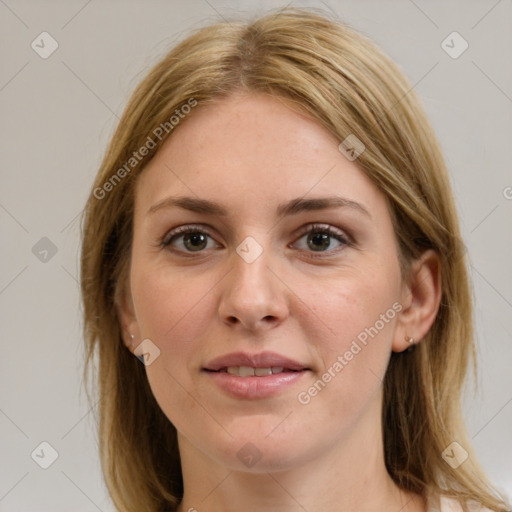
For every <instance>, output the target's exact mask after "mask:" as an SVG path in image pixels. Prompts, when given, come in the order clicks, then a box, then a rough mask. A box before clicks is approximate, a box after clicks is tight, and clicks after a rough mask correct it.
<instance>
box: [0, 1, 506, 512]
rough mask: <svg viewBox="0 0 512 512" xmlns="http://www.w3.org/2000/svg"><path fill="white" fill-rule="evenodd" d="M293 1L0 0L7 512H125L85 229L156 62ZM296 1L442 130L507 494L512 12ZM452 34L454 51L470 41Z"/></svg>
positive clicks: (502, 6)
mask: <svg viewBox="0 0 512 512" xmlns="http://www.w3.org/2000/svg"><path fill="white" fill-rule="evenodd" d="M286 3H287V2H278V1H277V2H270V1H265V2H258V3H256V2H249V1H239V2H236V1H221V0H209V1H208V2H207V1H206V0H187V1H177V2H172V1H165V2H164V1H149V2H142V1H124V2H123V1H120V0H118V1H100V0H92V1H86V0H80V1H68V2H56V1H46V2H42V1H41V2H36V1H20V0H0V38H1V43H2V44H1V48H2V49H1V53H2V66H1V68H0V108H1V113H2V115H1V120H0V126H1V132H0V140H1V150H2V153H1V155H2V156H1V188H0V227H1V236H2V264H1V266H0V307H1V314H2V317H1V322H0V329H1V331H0V339H1V343H2V355H3V357H2V359H1V363H0V365H1V366H0V447H1V455H0V511H1V512H18V511H29V510H30V511H34V510H37V511H51V512H60V511H68V510H71V509H72V510H74V511H76V512H94V511H97V510H101V511H104V512H107V511H111V510H113V508H112V505H111V503H110V501H109V499H108V497H107V495H106V492H105V489H104V486H103V483H102V476H101V473H100V468H99V459H98V453H97V440H96V437H95V436H96V434H95V426H94V425H95V420H94V407H93V408H92V409H91V408H89V406H88V404H87V401H86V399H85V395H84V393H83V391H82V388H81V386H82V383H81V368H82V363H83V352H82V341H81V333H80V328H81V319H80V305H79V289H78V283H77V276H78V272H79V270H78V266H79V263H78V253H79V232H80V225H79V224H80V223H79V217H78V216H79V214H80V212H81V209H82V208H83V206H84V203H85V200H86V197H87V195H88V192H89V190H90V187H91V184H92V180H93V177H94V175H95V172H96V170H97V168H98V165H99V163H100V160H101V158H102V154H103V152H104V150H105V147H106V144H107V142H108V140H109V137H110V136H111V134H112V133H113V130H114V128H115V126H116V123H117V121H118V117H119V116H120V114H121V112H122V109H123V108H124V105H125V103H126V101H127V99H128V97H129V94H130V92H131V91H132V90H133V88H134V86H135V85H136V83H137V82H138V81H139V80H140V79H141V78H142V76H143V75H144V72H145V71H146V70H147V69H148V68H149V66H150V65H152V64H153V63H154V62H156V60H157V59H158V58H159V57H160V56H162V55H163V54H164V52H165V51H166V50H167V49H168V48H169V47H170V46H171V45H172V44H174V43H175V42H176V41H177V40H179V39H182V38H183V37H185V36H186V34H187V33H188V31H189V30H190V29H192V28H198V27H200V26H202V25H205V24H208V23H211V22H213V21H217V20H220V19H222V18H226V19H233V17H237V15H245V16H247V15H250V16H252V15H259V14H264V13H265V12H266V11H268V10H269V9H271V8H275V7H279V6H284V5H286ZM292 5H294V6H298V7H300V6H316V7H323V8H324V9H325V10H328V9H331V10H332V11H333V12H335V13H336V16H337V17H339V18H341V19H343V20H345V21H347V22H349V23H350V24H352V25H353V26H354V27H356V28H358V29H359V30H361V31H363V32H364V33H366V34H367V35H369V36H370V37H371V38H373V39H374V40H375V41H376V42H377V43H378V44H380V46H381V47H382V48H383V49H384V50H385V51H386V52H387V53H388V54H390V55H391V57H392V58H394V60H395V61H396V62H397V63H398V64H399V66H400V67H401V68H402V69H403V71H404V72H405V74H406V75H407V76H408V77H409V79H410V81H411V83H412V84H413V85H414V88H415V90H416V92H417V93H418V94H419V95H420V97H421V99H422V101H423V103H424V105H425V107H426V110H427V112H428V114H429V116H430V118H431V120H432V123H433V124H434V127H435V129H436V131H437V133H438V136H439V138H440V140H441V143H442V146H443V148H444V150H445V154H446V158H447V161H448V165H449V169H450V173H451V179H452V182H453V187H454V190H455V194H456V198H457V203H458V207H459V211H460V215H461V222H462V228H463V233H464V239H465V242H466V245H467V248H468V252H469V256H470V261H471V265H472V267H471V273H472V277H473V281H474V289H475V301H476V321H477V326H478V335H479V363H480V366H479V379H478V383H479V386H480V392H479V394H478V395H476V396H474V395H473V393H472V387H471V386H470V387H469V390H468V391H469V392H468V393H467V398H466V401H465V416H466V419H467V423H468V430H469V433H470V435H471V437H472V438H473V441H474V445H475V447H476V451H477V453H478V455H479V457H480V459H481V462H482V464H483V466H484V468H485V469H486V470H487V472H488V474H489V476H490V478H491V480H492V481H494V483H495V484H496V485H497V486H498V487H499V488H501V489H502V490H503V491H505V492H506V493H507V494H508V496H509V497H512V372H511V363H512V344H511V338H512V320H511V319H512V279H511V277H512V276H511V274H512V272H511V270H512V264H511V262H512V229H511V224H512V222H511V219H512V215H511V214H512V188H510V187H512V175H511V172H510V169H511V161H512V158H511V146H512V144H511V143H512V140H511V134H512V118H511V111H512V99H511V98H512V76H511V75H512V73H511V66H510V62H511V53H512V52H511V49H512V35H511V34H512V23H511V14H512V4H511V2H510V1H505V0H502V1H496V0H489V1H487V0H485V1H484V0H482V1H467V0H465V1H462V0H460V1H446V2H437V1H436V2H434V1H420V0H414V1H412V0H411V1H409V0H401V1H355V0H354V1H341V0H340V1H334V0H333V1H328V2H326V3H325V4H324V3H321V2H299V1H295V2H293V3H292ZM43 31H46V32H48V33H49V34H50V35H51V37H52V38H53V39H54V40H56V41H57V43H58V49H57V50H56V51H55V52H54V53H53V54H52V55H50V56H49V57H48V58H46V59H43V58H41V57H40V56H39V54H38V53H36V51H34V50H33V49H32V47H31V43H32V41H34V40H35V41H36V43H37V41H40V38H39V39H38V36H39V34H41V32H43ZM454 31H457V32H458V33H459V34H460V35H461V36H462V37H463V38H464V40H465V41H467V43H468V44H469V47H468V49H467V50H466V51H465V52H464V53H463V54H462V55H460V56H459V57H458V58H455V59H454V58H452V57H451V56H450V55H448V54H447V53H446V52H445V51H444V49H443V47H442V42H443V40H445V39H446V38H447V36H449V35H450V34H451V33H452V32H454ZM44 37H47V36H44ZM455 37H456V39H453V36H451V39H448V41H452V40H453V41H454V42H449V43H448V44H449V45H450V46H454V49H452V50H451V51H452V52H453V51H455V50H457V49H460V48H461V46H460V44H463V43H462V40H460V39H457V38H458V36H455ZM45 41H46V43H45V48H46V50H48V49H49V48H50V40H49V39H45ZM445 44H446V43H445ZM39 45H40V46H41V43H39ZM44 237H46V238H47V239H49V240H46V239H44V240H42V241H41V239H42V238H44ZM49 241H51V242H49ZM34 246H35V248H34ZM45 251H47V252H45ZM55 251H56V252H55ZM54 252H55V254H53V253H54ZM41 442H47V443H49V444H50V445H51V446H52V447H53V448H54V449H55V450H56V452H57V453H58V458H57V459H56V460H55V462H54V463H53V464H52V465H51V466H50V467H49V468H48V469H42V468H41V467H40V466H39V465H38V464H36V462H35V461H34V460H33V458H32V456H31V454H32V453H33V452H34V450H36V451H35V452H34V453H35V455H34V459H36V460H38V458H37V454H38V453H39V454H41V453H42V452H41V449H43V452H44V450H46V451H45V453H46V456H48V454H49V453H50V451H49V449H48V448H45V447H44V445H43V447H42V448H41V447H40V443H41ZM38 447H39V448H38ZM40 459H41V458H40ZM40 459H39V460H40Z"/></svg>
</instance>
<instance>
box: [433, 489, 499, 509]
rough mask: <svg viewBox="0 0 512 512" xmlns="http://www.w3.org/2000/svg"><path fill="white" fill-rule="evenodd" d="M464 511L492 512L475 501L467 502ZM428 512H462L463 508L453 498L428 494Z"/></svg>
mask: <svg viewBox="0 0 512 512" xmlns="http://www.w3.org/2000/svg"><path fill="white" fill-rule="evenodd" d="M466 510H469V511H470V512H492V510H490V509H488V508H486V507H483V506H481V505H480V504H478V503H477V502H475V501H471V502H468V503H467V509H466ZM428 512H464V508H463V507H462V505H461V503H460V501H459V500H456V499H455V498H449V497H448V496H443V495H434V494H432V493H430V494H429V496H428Z"/></svg>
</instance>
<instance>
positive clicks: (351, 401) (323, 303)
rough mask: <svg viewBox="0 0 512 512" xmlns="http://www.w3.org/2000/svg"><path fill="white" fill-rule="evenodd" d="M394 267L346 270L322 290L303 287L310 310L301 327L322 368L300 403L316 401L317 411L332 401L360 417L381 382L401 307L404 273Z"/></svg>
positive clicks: (305, 313)
mask: <svg viewBox="0 0 512 512" xmlns="http://www.w3.org/2000/svg"><path fill="white" fill-rule="evenodd" d="M392 269H393V267H391V269H390V270H391V271H389V272H388V273H380V272H379V273H378V272H368V273H366V274H365V275H362V274H357V275H356V273H354V274H352V275H350V276H348V275H347V274H345V275H344V276H343V277H340V278H339V279H331V280H330V282H329V285H328V286H326V287H324V289H323V292H321V290H322V287H320V288H319V289H317V291H315V292H313V293H311V292H310V293H307V292H306V291H304V297H307V304H308V305H309V308H304V310H303V311H302V312H301V313H302V315H303V316H302V318H303V320H302V328H303V330H307V331H308V338H309V339H310V340H311V342H314V343H315V349H316V351H317V355H318V360H320V361H321V364H322V365H323V367H322V368H319V372H318V376H317V378H318V380H316V384H314V386H313V387H311V388H308V389H303V390H302V391H303V392H304V393H305V394H303V395H302V401H301V400H300V399H299V402H301V403H305V402H308V403H309V402H311V403H313V402H315V404H314V405H313V408H315V407H316V406H318V407H319V409H318V414H321V409H322V407H324V406H325V405H324V406H322V405H321V404H322V403H323V404H325V403H326V402H329V403H331V404H333V405H334V404H335V406H336V407H340V410H343V411H345V412H348V411H351V413H352V415H353V417H357V416H358V414H359V412H361V411H360V409H362V408H363V407H364V406H365V404H366V403H368V400H369V399H370V398H371V396H372V395H373V394H374V393H375V392H376V391H377V390H378V388H379V387H380V386H381V381H382V379H383V377H384V375H385V372H386V368H387V364H388V361H389V357H390V354H391V347H392V340H393V333H394V327H395V324H396V319H397V316H398V312H399V310H400V304H399V303H398V302H397V299H398V298H399V286H398V284H397V283H399V277H397V276H398V274H396V273H395V272H393V271H392ZM326 284H327V283H326ZM305 302H306V301H305ZM319 380H320V381H321V382H319ZM298 398H299V397H298ZM349 416H350V415H349Z"/></svg>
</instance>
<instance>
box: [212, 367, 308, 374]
mask: <svg viewBox="0 0 512 512" xmlns="http://www.w3.org/2000/svg"><path fill="white" fill-rule="evenodd" d="M304 370H306V368H304ZM205 371H208V372H214V373H229V374H230V375H236V376H237V377H268V376H269V375H277V374H280V373H289V372H300V371H303V370H292V369H291V368H284V367H283V366H271V367H270V366H268V367H252V366H226V367H224V368H220V369H219V370H208V369H207V368H205Z"/></svg>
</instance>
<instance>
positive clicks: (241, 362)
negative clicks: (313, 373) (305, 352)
mask: <svg viewBox="0 0 512 512" xmlns="http://www.w3.org/2000/svg"><path fill="white" fill-rule="evenodd" d="M228 368H254V369H258V368H259V369H268V368H270V369H275V370H279V371H276V372H275V373H281V372H286V371H288V372H290V371H302V370H308V369H309V368H307V366H305V365H303V364H302V363H300V362H298V361H294V360H293V359H290V358H288V357H285V356H282V355H280V354H277V353H275V352H260V353H257V354H247V353H245V352H232V353H231V354H226V355H224V356H220V357H217V358H215V359H213V360H211V361H210V362H209V363H207V364H206V365H205V367H204V370H206V371H210V372H219V371H222V372H227V371H228ZM273 372H274V371H273ZM255 373H256V372H255Z"/></svg>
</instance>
